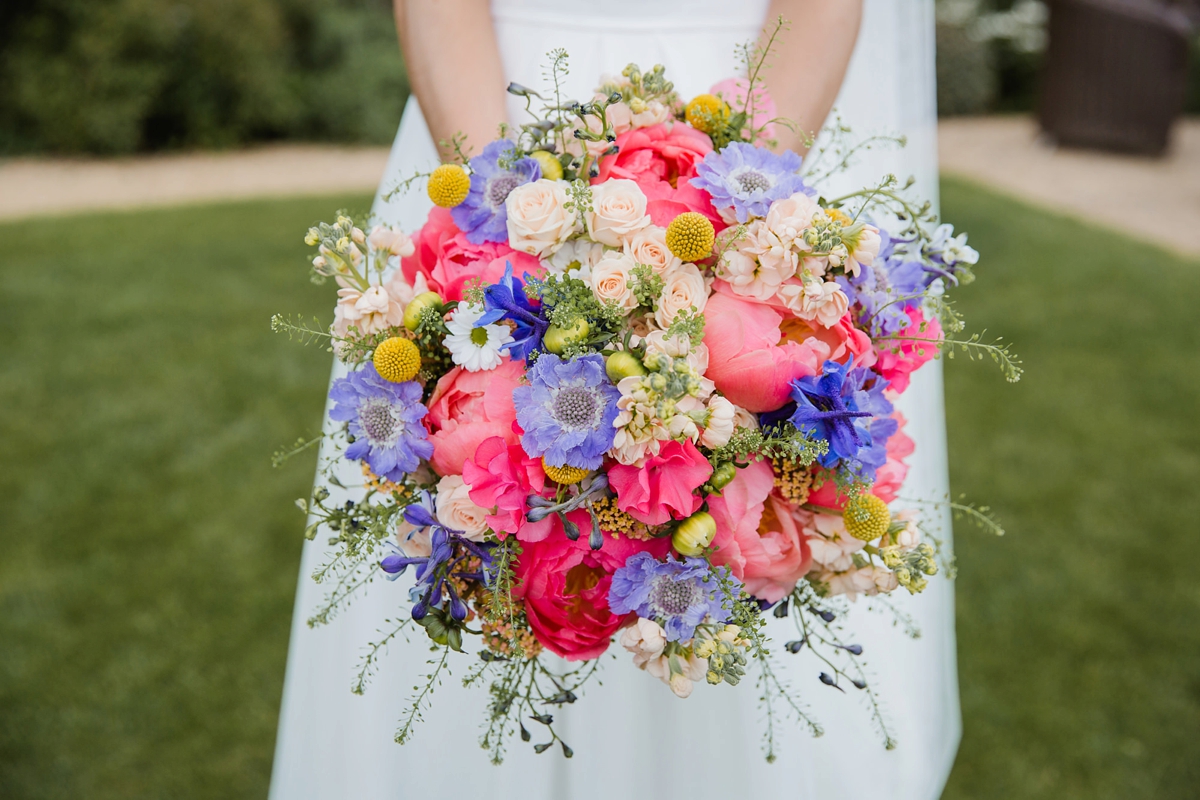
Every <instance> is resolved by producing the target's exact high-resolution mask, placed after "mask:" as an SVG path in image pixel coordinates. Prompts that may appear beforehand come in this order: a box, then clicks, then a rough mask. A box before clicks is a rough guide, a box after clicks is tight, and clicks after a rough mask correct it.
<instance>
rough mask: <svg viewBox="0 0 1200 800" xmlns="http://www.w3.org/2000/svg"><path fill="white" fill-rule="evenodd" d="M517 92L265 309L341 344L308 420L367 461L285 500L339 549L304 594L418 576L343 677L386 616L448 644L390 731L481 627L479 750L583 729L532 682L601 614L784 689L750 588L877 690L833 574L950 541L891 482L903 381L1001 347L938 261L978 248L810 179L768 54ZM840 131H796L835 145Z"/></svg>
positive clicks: (906, 444) (892, 565)
mask: <svg viewBox="0 0 1200 800" xmlns="http://www.w3.org/2000/svg"><path fill="white" fill-rule="evenodd" d="M551 57H552V74H554V75H557V74H559V73H560V72H561V70H563V69H565V58H566V57H565V54H564V53H561V52H556V53H552V54H551ZM751 74H752V75H753V74H757V70H756V69H755V70H753V71H752V72H751ZM509 91H510V92H512V93H514V94H516V95H519V96H521V97H523V98H525V100H526V102H527V106H528V107H529V108H530V110H531V111H533V112H534V113H533V114H532V120H531V122H530V123H529V124H526V125H522V126H520V127H519V128H517V129H512V128H502V136H501V138H499V139H498V140H496V141H494V142H491V143H490V144H488V145H487V146H486V147H484V148H483V150H482V152H481V153H479V154H478V155H475V156H472V157H468V154H467V153H466V152H464V142H463V141H461V139H456V140H455V141H454V142H453V143H449V144H450V145H451V147H452V149H453V151H454V152H455V153H456V154H457V156H456V158H455V159H454V160H451V161H450V162H449V163H445V164H442V165H441V166H439V167H437V169H435V170H433V171H432V172H431V173H428V174H424V175H420V176H415V177H414V178H413V179H411V180H409V181H406V182H405V184H404V185H403V186H402V187H399V188H412V187H413V186H414V185H416V184H417V183H418V182H424V183H425V186H426V187H427V191H428V195H429V197H430V199H431V200H432V201H433V203H434V205H435V207H434V208H433V210H432V211H431V212H430V214H429V217H428V220H427V221H426V222H425V224H424V226H423V227H421V228H420V230H417V231H415V232H413V233H412V234H411V236H410V235H409V234H408V233H406V232H404V231H401V230H397V229H394V228H392V227H389V226H388V225H385V224H380V225H374V226H371V225H370V224H369V223H368V222H366V221H364V222H362V223H360V222H356V221H355V220H354V219H352V218H351V217H349V216H346V215H340V216H339V217H338V218H337V219H336V221H335V222H333V223H332V224H319V225H317V226H315V227H313V228H312V229H311V230H309V232H308V235H307V238H306V241H307V243H308V244H309V245H312V246H315V247H316V248H317V249H318V250H319V252H318V254H317V255H316V256H315V258H314V259H313V262H312V265H313V270H314V273H315V276H316V278H317V279H318V280H320V279H324V278H333V279H334V281H335V282H336V283H337V286H338V293H337V294H338V299H337V305H336V310H335V318H334V322H333V324H332V327H330V328H328V329H325V328H320V327H314V326H304V325H297V324H293V323H291V322H289V321H287V320H284V319H282V318H278V317H277V318H276V320H275V322H276V327H278V328H281V329H287V330H290V331H293V332H299V333H301V334H304V335H311V336H313V337H328V340H329V341H330V343H331V348H332V350H333V351H334V352H335V353H336V355H337V357H338V358H339V359H340V360H341V361H342V362H343V363H344V364H345V366H346V369H347V372H346V374H345V377H341V378H338V379H337V380H335V381H334V383H333V385H332V388H331V390H330V400H331V407H330V411H329V417H330V420H331V421H332V423H333V424H332V425H331V426H328V427H327V432H326V434H324V437H325V438H327V439H332V440H333V441H334V443H335V445H336V452H337V453H338V454H339V455H338V457H339V458H340V459H348V460H350V461H353V462H357V464H358V465H359V466H360V467H361V471H362V475H363V484H362V486H361V488H358V487H349V486H347V485H346V484H345V483H344V482H343V481H341V480H339V479H338V478H337V477H336V475H335V474H334V471H333V468H334V466H335V465H334V464H333V463H326V464H325V465H324V469H325V473H324V474H325V479H324V480H323V481H319V482H318V485H317V487H316V489H315V490H314V493H313V497H312V499H311V500H309V501H303V500H302V501H300V502H299V504H300V505H301V507H302V509H303V510H305V511H306V512H308V513H309V514H310V520H311V524H310V525H309V527H308V530H307V535H308V536H309V537H310V538H312V537H313V536H315V535H317V533H318V531H326V532H328V534H329V535H330V537H331V538H330V542H331V544H332V545H334V547H335V552H336V556H335V557H334V559H333V561H332V562H331V563H330V564H328V565H327V566H326V567H324V568H323V569H322V570H321V572H320V573H319V574H318V576H317V577H318V579H323V580H330V581H332V582H333V583H334V585H335V588H334V590H333V592H332V593H331V595H330V601H329V605H328V606H327V607H326V608H325V609H323V610H322V611H321V612H320V613H319V614H318V615H317V617H315V618H314V622H317V623H319V622H323V621H326V620H327V619H328V618H329V616H330V615H331V614H332V613H333V612H334V611H335V610H336V608H337V607H338V606H339V604H341V603H343V602H345V601H346V600H347V598H348V597H350V596H351V595H352V593H353V591H354V590H355V589H356V588H357V587H359V586H361V585H363V584H365V583H366V582H368V581H370V580H371V579H372V578H373V577H374V576H376V575H379V574H382V575H383V576H386V577H387V578H390V579H395V578H398V577H400V576H406V583H407V591H406V592H405V591H401V590H399V589H397V590H396V595H395V597H396V603H397V605H398V606H404V607H405V613H404V614H402V615H401V616H402V618H401V619H399V620H397V621H396V626H395V630H393V631H391V632H390V633H389V634H387V636H386V637H384V638H383V639H382V640H381V641H380V642H377V643H375V644H373V645H372V649H371V650H369V651H368V655H367V656H366V658H365V661H364V665H363V674H362V675H361V676H360V680H359V683H358V687H357V690H358V691H361V690H362V687H363V685H364V683H365V680H366V677H367V675H369V674H370V673H371V671H372V669H373V663H374V659H375V657H376V654H377V653H378V651H379V649H380V648H381V647H383V646H385V645H386V643H387V642H388V641H389V640H390V639H391V638H393V637H394V636H396V635H397V634H400V633H409V632H414V631H417V630H419V629H420V630H423V632H424V634H426V635H427V636H428V637H429V639H430V640H432V642H433V643H434V645H435V646H436V647H437V648H439V649H440V651H441V652H440V656H438V657H436V658H435V659H434V661H433V662H431V663H433V664H434V665H435V669H434V670H433V671H432V672H431V674H430V676H429V681H430V686H429V687H427V688H426V690H425V691H423V692H421V693H420V694H419V695H418V697H417V698H416V699H415V701H414V706H413V709H412V713H411V714H410V715H409V718H408V719H407V720H406V721H405V722H404V724H403V727H402V728H401V731H400V734H399V735H398V739H399V740H400V741H404V740H405V739H407V738H408V736H409V735H410V733H411V730H412V725H413V723H414V721H415V720H416V719H417V718H419V716H420V713H421V710H422V704H423V703H424V702H425V701H426V698H427V695H428V692H429V691H430V688H431V687H432V685H433V684H434V683H435V682H436V680H437V674H438V672H440V671H441V669H442V668H443V667H444V665H445V663H446V661H447V659H448V658H451V657H453V656H452V655H451V654H453V653H461V652H466V651H473V655H472V658H473V659H474V661H473V663H474V667H473V671H472V672H471V674H470V675H469V676H468V682H487V681H490V682H491V693H490V705H489V711H488V722H487V726H486V733H485V734H484V736H483V744H484V746H485V747H488V748H491V749H492V750H493V751H494V752H495V754H496V756H497V757H499V753H500V748H501V747H502V742H503V740H504V737H505V734H507V733H510V732H516V731H517V730H519V731H520V734H521V736H522V738H523V739H525V740H526V741H528V740H529V739H530V736H531V735H530V733H529V732H528V730H527V729H526V728H525V725H524V723H523V722H522V720H523V719H524V720H528V719H533V720H535V721H537V722H538V723H540V724H542V725H544V726H545V728H546V729H547V731H548V735H549V736H550V740H549V741H548V742H545V743H542V744H538V745H536V747H537V749H538V752H541V751H543V750H545V749H546V748H548V747H550V746H551V745H553V744H554V743H555V742H559V743H560V745H561V747H562V749H563V752H564V753H565V754H567V755H568V756H569V755H570V748H569V747H568V746H567V745H566V743H563V742H560V740H559V739H558V736H557V734H556V733H555V732H554V728H553V717H552V715H551V714H549V713H548V709H550V708H552V707H553V706H561V705H562V704H565V703H573V702H575V700H576V699H577V697H578V692H579V691H580V687H581V686H582V685H583V683H584V682H585V681H586V680H587V678H588V677H590V676H591V675H592V674H593V673H594V672H595V669H596V664H597V659H598V658H599V657H600V656H601V655H602V654H604V653H605V652H607V651H608V650H609V649H610V648H611V647H613V645H614V642H615V643H616V645H617V647H619V648H622V649H623V650H626V651H628V652H629V653H630V654H631V660H632V662H633V666H634V667H636V668H637V669H640V670H643V671H645V672H646V673H647V675H648V676H651V677H652V678H656V679H659V680H661V681H662V682H663V683H664V684H666V686H667V687H669V690H670V691H672V692H674V693H675V694H676V695H678V696H679V697H681V698H686V697H688V696H689V695H690V694H691V693H692V692H693V690H694V688H695V686H696V685H697V684H698V683H699V684H712V685H714V686H715V685H719V684H730V685H737V684H738V683H739V681H740V680H741V679H742V677H743V676H744V675H745V674H746V672H747V670H748V669H751V668H753V667H754V666H755V664H758V665H760V666H761V668H762V670H763V673H762V676H761V677H760V680H761V681H764V682H765V684H766V688H767V689H768V690H773V689H779V690H782V689H783V687H782V685H781V684H779V682H778V681H777V680H776V679H775V678H774V675H773V673H772V672H771V671H770V664H769V659H768V655H769V645H770V642H769V639H768V636H767V634H766V630H765V622H766V619H765V617H766V615H768V614H773V615H774V616H776V617H787V616H791V617H792V618H794V620H795V621H796V625H797V627H798V634H797V638H796V639H795V640H793V641H789V642H786V643H784V644H783V649H784V650H785V651H790V652H792V653H796V652H799V651H800V650H801V649H802V648H804V647H805V646H808V647H810V648H813V649H815V650H821V649H822V648H824V649H825V650H827V651H829V654H828V655H827V656H826V655H822V659H823V664H827V665H828V666H825V667H823V669H825V670H827V671H823V672H821V673H820V677H821V680H822V681H823V682H824V683H826V684H828V685H831V686H838V687H839V688H841V686H842V684H843V683H850V684H853V685H854V686H856V687H858V688H859V689H867V688H868V687H867V682H866V677H865V673H864V672H863V671H862V670H861V667H860V665H859V663H858V661H857V657H858V656H859V655H860V654H861V648H859V647H858V646H857V645H854V644H847V643H846V641H847V640H846V639H845V638H844V636H843V634H842V633H840V632H839V629H838V627H837V623H836V622H835V620H836V619H837V618H838V617H839V616H840V614H841V607H840V606H839V603H840V602H843V601H844V600H854V599H855V598H857V597H859V596H876V595H884V594H887V593H889V592H893V591H896V590H898V589H900V588H903V589H904V590H906V591H908V592H912V593H916V592H920V591H921V590H922V589H923V588H924V587H925V586H926V582H927V576H929V575H932V574H934V573H935V572H937V570H938V558H937V540H936V538H934V537H933V536H932V535H931V534H930V533H928V532H923V531H922V528H921V522H920V515H919V514H918V513H916V511H915V510H894V511H893V510H892V509H891V508H890V507H889V504H892V503H893V501H895V500H896V499H897V493H898V491H899V489H900V487H901V484H902V483H903V481H904V477H905V473H906V470H907V467H906V465H905V458H906V456H908V455H909V454H910V453H911V452H912V451H913V442H912V440H911V439H909V437H908V436H906V435H905V432H904V427H905V420H904V417H903V416H902V415H901V414H900V413H899V412H897V411H896V410H895V408H894V405H893V404H894V402H895V400H896V398H897V396H898V395H900V394H901V393H902V392H904V391H905V389H906V388H907V387H908V385H909V380H910V376H911V375H912V373H913V372H914V371H916V370H918V369H920V368H921V366H922V365H923V364H925V363H926V362H928V361H929V360H930V359H932V358H934V357H935V355H936V354H937V353H938V352H939V351H940V350H943V349H947V348H955V347H957V348H961V351H962V352H966V353H967V354H968V355H974V354H977V353H982V352H987V353H990V354H991V355H992V356H993V357H995V358H996V359H997V360H999V361H1000V362H1001V363H1002V364H1003V365H1004V366H1005V367H1006V369H1007V370H1008V372H1009V376H1010V378H1011V379H1015V378H1016V376H1017V374H1018V373H1019V368H1018V367H1017V366H1016V362H1015V361H1013V360H1012V359H1011V358H1010V357H1009V355H1008V354H1007V351H1006V350H1005V349H1004V348H1002V347H998V346H994V345H986V344H983V343H982V342H980V341H979V340H978V337H973V338H971V339H964V340H952V339H948V338H947V336H946V331H947V330H948V329H949V330H950V331H951V332H953V331H956V330H958V329H960V328H961V322H960V321H959V320H958V318H957V317H956V316H955V315H954V314H953V312H952V311H950V309H949V306H948V305H947V302H946V299H945V295H944V293H945V290H946V289H948V288H951V287H953V286H956V285H958V284H960V283H963V282H965V281H967V280H969V279H970V278H971V271H970V268H971V266H972V265H973V264H975V262H976V260H977V254H976V252H975V251H974V250H972V249H971V248H970V247H968V246H967V244H966V236H965V235H958V236H954V235H952V229H951V228H950V226H948V225H942V226H940V227H936V228H934V229H933V230H930V229H929V228H930V225H929V224H928V223H930V222H932V221H933V218H932V215H931V214H930V211H929V206H928V205H927V204H926V205H924V206H917V205H915V204H913V203H912V202H910V201H909V200H907V199H906V198H905V196H904V190H905V189H906V188H907V187H904V186H900V185H898V182H897V181H896V179H895V178H891V177H889V178H887V179H885V180H884V181H882V182H881V183H880V184H879V185H877V186H873V187H869V188H867V189H864V190H862V191H857V192H853V193H850V194H847V195H844V196H841V197H836V198H826V197H822V196H821V195H820V194H819V191H818V183H817V179H816V175H817V173H816V172H814V169H815V168H814V167H811V166H809V168H808V169H805V167H806V164H805V163H804V162H803V161H802V159H801V158H800V157H799V156H798V155H796V154H795V153H792V152H784V153H782V154H776V153H775V152H772V150H771V149H769V146H770V144H771V139H772V137H773V135H774V130H775V126H777V125H780V124H784V123H782V122H781V121H780V120H777V119H774V112H773V109H772V108H771V102H770V98H769V97H768V96H767V95H766V94H765V91H764V90H763V88H762V87H761V85H759V84H758V83H757V81H756V79H755V78H753V77H751V78H747V79H742V80H731V81H726V82H725V83H723V84H721V85H718V86H717V87H714V89H713V91H712V92H711V93H710V94H704V95H701V96H699V97H695V98H691V99H690V100H689V101H688V102H686V103H684V102H683V100H682V99H681V98H679V97H678V96H677V94H676V92H675V91H674V88H673V86H672V84H671V83H670V82H669V81H668V80H667V79H666V76H665V75H664V73H663V69H662V68H661V67H656V68H654V69H653V70H651V71H649V72H643V71H641V70H640V69H638V68H637V67H636V66H634V65H630V66H629V67H627V68H626V69H625V70H624V71H623V72H622V73H621V76H620V77H616V78H609V79H604V80H603V81H602V82H601V84H600V86H599V88H598V89H597V92H596V94H595V96H594V97H592V98H591V99H590V100H588V101H587V102H583V103H580V102H568V101H564V100H563V99H562V98H560V97H558V96H557V95H555V96H550V97H546V98H543V97H542V95H540V94H538V93H536V92H534V91H533V90H530V89H527V88H525V87H521V86H517V85H512V86H510V88H509ZM539 104H540V105H539ZM839 147H841V146H840V145H831V146H829V147H827V148H825V149H824V150H820V151H817V152H816V153H815V154H814V156H813V157H812V158H811V159H809V161H811V162H813V163H820V162H821V160H822V159H825V160H826V161H828V160H830V158H831V157H832V159H833V160H834V161H839V160H840V162H841V163H845V161H846V160H847V157H848V155H847V154H848V152H849V151H847V150H846V149H845V148H844V147H841V149H840V150H839V149H838V148H839ZM885 219H886V220H889V221H890V222H891V225H890V226H889V227H885V225H884V223H883V222H882V220H885ZM315 441H317V440H314V442H315ZM308 444H312V443H311V442H310V443H308ZM297 449H299V448H297ZM330 484H332V485H333V491H334V492H337V493H338V494H337V495H336V497H334V496H332V495H331V490H330V488H329V485H330ZM331 498H332V499H331ZM962 508H963V510H966V511H967V512H968V513H976V514H977V513H978V512H976V511H975V510H974V509H971V508H969V507H962ZM376 590H377V591H378V590H379V589H376ZM468 637H471V638H468ZM546 652H549V653H551V654H554V655H555V656H558V657H561V659H563V660H565V662H568V663H567V664H566V665H565V666H564V665H563V662H562V661H558V660H552V659H547V658H546V656H545V654H546ZM439 659H440V661H439ZM569 662H580V663H576V664H572V663H569ZM714 690H715V689H714ZM797 707H798V706H797ZM880 722H881V723H882V719H881V720H880ZM811 724H812V725H813V726H814V730H816V727H815V725H816V723H811Z"/></svg>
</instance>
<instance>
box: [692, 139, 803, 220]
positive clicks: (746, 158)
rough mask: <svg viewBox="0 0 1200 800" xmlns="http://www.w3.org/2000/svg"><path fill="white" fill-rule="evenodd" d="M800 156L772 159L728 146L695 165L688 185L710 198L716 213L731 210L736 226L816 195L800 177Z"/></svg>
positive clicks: (788, 154) (735, 145) (750, 147)
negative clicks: (776, 205)
mask: <svg viewBox="0 0 1200 800" xmlns="http://www.w3.org/2000/svg"><path fill="white" fill-rule="evenodd" d="M801 163H802V159H801V158H800V156H798V155H796V154H795V153H793V152H792V151H791V150H787V151H785V152H784V153H783V155H775V154H774V153H772V152H771V151H770V150H766V149H763V148H761V147H755V146H754V145H751V144H746V143H744V142H731V143H730V144H728V145H726V146H725V148H724V149H723V150H713V151H712V152H710V153H709V154H708V155H706V156H705V157H704V160H703V161H701V162H700V163H699V164H697V165H696V177H694V178H692V179H691V181H690V183H691V184H692V186H695V187H696V188H697V189H703V190H704V191H706V192H708V193H709V194H710V195H712V200H713V205H714V206H716V207H717V208H718V209H723V208H732V209H733V213H734V215H735V216H736V217H737V221H738V222H746V221H748V220H749V219H750V217H752V216H753V217H765V216H766V215H767V210H768V209H770V207H771V203H773V202H775V201H776V200H782V199H784V198H785V197H791V196H792V195H794V194H796V192H804V193H805V194H807V195H808V196H810V197H811V196H813V195H814V194H816V191H815V190H813V189H810V188H809V187H808V186H806V185H805V183H804V181H803V179H801V177H800V164H801Z"/></svg>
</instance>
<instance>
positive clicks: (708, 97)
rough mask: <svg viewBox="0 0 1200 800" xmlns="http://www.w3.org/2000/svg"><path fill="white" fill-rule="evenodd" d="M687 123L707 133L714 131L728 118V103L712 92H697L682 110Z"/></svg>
mask: <svg viewBox="0 0 1200 800" xmlns="http://www.w3.org/2000/svg"><path fill="white" fill-rule="evenodd" d="M683 114H684V117H685V118H686V119H687V124H688V125H691V126H692V127H693V128H695V129H696V130H698V131H702V132H704V133H707V134H713V133H716V132H717V131H718V130H720V129H721V127H722V126H724V125H725V123H726V122H727V121H728V120H729V104H728V103H726V102H725V101H724V100H722V99H721V98H719V97H717V96H716V95H712V94H698V95H696V96H695V97H693V98H692V101H691V102H690V103H688V104H687V107H686V108H684V110H683Z"/></svg>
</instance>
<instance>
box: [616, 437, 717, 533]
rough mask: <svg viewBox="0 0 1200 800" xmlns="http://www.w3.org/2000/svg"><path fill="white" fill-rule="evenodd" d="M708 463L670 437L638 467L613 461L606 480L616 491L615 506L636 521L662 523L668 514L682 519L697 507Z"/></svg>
mask: <svg viewBox="0 0 1200 800" xmlns="http://www.w3.org/2000/svg"><path fill="white" fill-rule="evenodd" d="M710 475H712V464H710V463H708V459H707V458H705V457H704V455H703V454H702V453H701V452H700V451H699V450H697V449H696V445H694V444H692V443H691V442H688V441H685V442H683V443H682V444H681V443H679V442H676V441H674V440H672V441H669V442H667V443H666V444H664V445H663V446H662V447H661V448H659V451H658V455H654V456H650V457H649V458H647V459H646V462H645V464H643V465H642V466H640V467H633V466H627V465H625V464H614V465H613V466H611V467H609V469H608V480H609V483H610V484H611V485H612V487H613V490H614V491H615V492H616V493H617V508H619V509H621V510H622V511H624V512H626V513H627V514H629V516H631V517H633V518H634V519H636V520H637V521H638V522H644V523H645V524H647V525H662V524H663V523H665V522H668V521H669V520H670V519H671V518H672V517H674V518H675V519H684V518H686V517H688V516H689V515H691V514H693V513H694V512H695V511H696V509H698V508H700V503H701V500H700V498H699V497H697V496H696V490H697V489H698V488H700V487H701V486H702V485H703V484H704V482H705V481H707V480H708V477H709V476H710Z"/></svg>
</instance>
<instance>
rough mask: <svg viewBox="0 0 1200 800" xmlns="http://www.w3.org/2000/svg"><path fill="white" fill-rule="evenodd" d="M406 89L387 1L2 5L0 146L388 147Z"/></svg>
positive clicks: (131, 0) (112, 149)
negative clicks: (315, 143)
mask: <svg viewBox="0 0 1200 800" xmlns="http://www.w3.org/2000/svg"><path fill="white" fill-rule="evenodd" d="M407 96H408V84H407V81H406V79H405V75H404V67H403V63H402V61H401V58H400V53H399V50H398V48H397V45H396V35H395V28H394V27H393V25H392V21H391V12H390V8H389V4H388V3H387V2H386V0H35V1H34V2H29V3H24V4H18V3H3V4H0V153H8V154H12V153H21V152H59V153H81V152H88V153H128V152H135V151H145V150H159V149H168V148H182V147H228V146H233V145H237V144H242V143H245V142H250V141H262V140H271V139H305V140H334V141H342V142H387V141H390V140H391V137H392V136H393V135H394V134H395V131H396V124H397V122H398V121H399V119H400V112H401V109H402V107H403V103H404V101H405V99H406V98H407Z"/></svg>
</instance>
